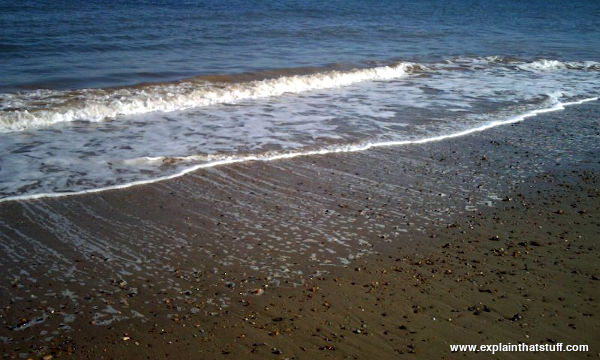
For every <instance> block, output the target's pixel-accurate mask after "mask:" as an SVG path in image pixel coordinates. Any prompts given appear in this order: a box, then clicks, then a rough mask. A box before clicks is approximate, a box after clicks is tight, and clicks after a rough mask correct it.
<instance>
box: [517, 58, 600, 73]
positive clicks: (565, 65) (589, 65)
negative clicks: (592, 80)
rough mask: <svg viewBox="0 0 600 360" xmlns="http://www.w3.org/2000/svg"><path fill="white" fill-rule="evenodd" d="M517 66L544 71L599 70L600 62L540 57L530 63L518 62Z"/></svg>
mask: <svg viewBox="0 0 600 360" xmlns="http://www.w3.org/2000/svg"><path fill="white" fill-rule="evenodd" d="M517 67H518V68H519V69H521V70H525V71H533V72H544V71H556V70H565V69H573V70H600V63H597V62H595V61H583V62H574V61H571V62H563V61H558V60H547V59H541V60H537V61H533V62H530V63H524V64H519V65H517Z"/></svg>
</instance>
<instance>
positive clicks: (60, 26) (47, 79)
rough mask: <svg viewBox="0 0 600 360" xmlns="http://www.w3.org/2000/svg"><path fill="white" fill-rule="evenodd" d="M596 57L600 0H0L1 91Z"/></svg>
mask: <svg viewBox="0 0 600 360" xmlns="http://www.w3.org/2000/svg"><path fill="white" fill-rule="evenodd" d="M488 55H501V56H514V57H517V58H535V57H540V58H552V59H558V60H569V61H576V60H597V59H599V58H600V1H596V0H590V1H556V0H532V1H467V0H462V1H441V0H440V1H438V0H436V1H421V0H420V1H358V0H330V1H310V0H308V1H291V0H283V1H160V2H154V1H112V0H103V1H97V0H88V1H65V0H55V1H45V0H44V1H41V0H34V1H31V0H29V1H10V0H1V1H0V90H2V89H4V90H11V89H12V90H14V89H15V88H51V89H65V88H82V87H109V86H122V85H131V84H136V83H141V82H156V81H167V80H175V79H180V78H186V77H190V76H195V75H200V74H223V73H227V74H230V73H240V72H246V71H256V70H262V69H278V68H290V67H298V66H325V65H329V64H332V63H343V64H359V63H363V62H368V61H387V60H393V59H402V60H410V61H424V60H427V61H433V60H436V59H443V58H447V57H452V56H488Z"/></svg>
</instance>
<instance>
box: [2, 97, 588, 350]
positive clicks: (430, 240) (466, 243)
mask: <svg viewBox="0 0 600 360" xmlns="http://www.w3.org/2000/svg"><path fill="white" fill-rule="evenodd" d="M598 108H599V106H598V104H596V103H591V104H587V105H585V106H583V107H582V108H581V109H570V110H567V111H565V112H560V113H553V114H544V115H541V116H539V117H536V119H539V121H537V122H535V123H533V122H521V123H519V124H517V125H512V126H507V127H500V128H495V129H492V130H490V131H489V132H485V133H478V134H476V135H467V136H465V137H461V138H456V139H449V140H447V141H445V142H443V143H429V144H423V145H419V146H415V147H412V148H410V149H409V148H402V149H398V148H386V149H376V150H372V151H369V152H364V153H353V154H334V155H331V156H314V157H310V158H306V157H305V158H295V159H290V160H287V161H285V162H271V163H266V162H263V163H260V162H253V163H246V164H232V165H227V166H224V167H223V168H218V169H217V168H213V169H209V170H207V171H206V172H203V173H202V174H200V173H193V174H188V175H186V176H184V177H181V178H177V179H172V180H169V181H166V182H162V183H154V184H149V185H147V186H140V187H136V188H130V189H127V190H124V191H109V192H104V193H101V194H87V195H82V196H77V197H66V198H60V199H40V200H36V201H32V202H10V203H3V204H1V205H0V215H1V218H2V219H3V221H2V224H1V225H2V232H1V233H2V235H3V236H2V239H3V242H2V246H3V248H4V249H5V251H6V253H7V255H8V257H10V259H4V260H3V262H4V263H3V264H2V265H3V270H2V275H3V276H2V279H4V280H3V282H2V283H1V284H0V285H1V289H2V292H3V293H5V294H6V295H5V296H3V297H2V298H3V299H5V300H4V301H5V303H4V304H2V305H3V310H2V319H3V323H4V327H3V329H2V331H1V332H0V336H1V337H2V343H3V349H4V350H3V354H4V355H5V356H8V358H10V357H11V356H12V355H11V354H14V356H16V357H18V356H19V355H18V354H19V353H27V354H28V356H32V357H41V356H44V355H47V354H52V355H53V356H54V357H61V356H69V355H72V356H74V357H76V358H113V357H115V358H118V357H122V356H129V357H131V358H145V357H146V356H149V357H154V356H157V354H161V356H166V354H169V356H170V357H178V358H179V357H181V358H187V357H190V358H193V357H194V356H199V355H201V356H202V357H203V358H226V357H230V358H236V357H247V356H250V355H256V356H257V357H259V358H262V357H264V358H267V357H268V358H272V357H274V356H279V357H281V358H306V357H309V356H313V357H314V356H318V357H331V358H345V357H354V358H363V357H365V356H374V357H381V358H391V357H395V356H397V355H398V354H399V353H416V354H417V356H418V357H422V356H425V357H431V356H437V357H440V354H441V355H443V356H450V357H451V356H453V355H452V354H448V352H449V348H448V344H451V343H453V342H452V341H457V343H460V341H463V342H462V343H480V344H488V343H489V344H494V343H497V342H507V341H510V340H512V341H531V342H532V343H541V342H544V341H549V340H548V339H551V340H552V341H555V342H564V343H566V344H568V343H571V344H576V343H577V342H576V341H577V339H582V340H581V343H587V344H589V345H590V346H591V351H590V352H588V353H582V354H580V355H582V356H586V355H592V354H596V353H597V348H598V343H597V341H598V339H595V338H593V337H592V335H590V334H595V333H598V330H599V325H600V324H598V322H595V321H594V318H595V316H597V315H595V313H596V310H597V305H596V302H595V300H594V299H597V298H598V296H600V294H599V293H598V290H597V285H596V286H594V284H595V281H597V280H594V277H595V278H596V279H597V278H598V276H600V274H599V273H598V266H597V265H596V264H595V262H597V258H598V246H597V244H595V242H594V238H593V236H594V235H595V234H597V227H598V222H597V220H595V219H597V218H598V216H597V215H598V213H599V209H598V201H597V197H598V193H597V190H594V189H597V188H598V183H599V182H600V180H599V178H598V174H599V173H600V169H599V165H598V161H597V158H598V157H597V156H598V154H599V153H600V152H599V148H598V147H599V146H598V143H597V141H596V140H597V136H598V135H597V134H598V123H597V118H598ZM563 119H568V120H569V121H582V122H584V121H585V122H586V123H585V124H582V125H581V129H579V128H573V127H571V126H570V125H569V123H568V122H567V123H565V122H564V121H563ZM594 119H596V120H594ZM582 129H583V130H582ZM580 130H581V131H580ZM523 138H525V140H523ZM515 159H516V160H515ZM538 191H539V193H538ZM504 199H507V201H503V200H504ZM572 204H577V206H576V207H572V206H571V205H572ZM490 205H493V206H490ZM548 206H551V208H550V209H548V208H547V207H548ZM555 208H556V209H555ZM561 211H562V212H561ZM580 211H583V212H582V213H579V212H580ZM536 226H538V227H539V226H542V229H543V230H541V231H540V229H539V228H537V229H536ZM511 231H512V232H511ZM543 231H546V233H543ZM547 232H551V234H548V233H547ZM496 236H498V237H497V238H496ZM578 236H581V238H579V237H578ZM561 237H562V238H561ZM565 239H566V240H568V242H565V241H564V240H565ZM308 240H310V241H308ZM520 243H524V245H521V244H520ZM446 244H449V245H447V246H446ZM536 244H537V245H536ZM501 249H502V250H501ZM515 254H516V255H515ZM313 255H314V256H313ZM23 270H24V271H25V273H23V272H22V271H23ZM566 270H569V271H566ZM448 271H449V272H448ZM573 271H574V272H573ZM503 272H504V273H503ZM15 275H17V276H15ZM17 277H18V279H17ZM294 284H295V285H294ZM53 289H56V290H53ZM551 294H555V295H553V296H552V297H551V296H550V295H551ZM32 295H33V296H34V297H32ZM567 305H568V306H567ZM574 306H577V308H576V309H574V308H573V307H574ZM475 313H477V314H475ZM44 314H45V315H44ZM137 314H139V315H137ZM384 314H385V315H384ZM517 314H518V315H519V316H516V315H517ZM433 318H435V320H433ZM513 318H514V320H512V319H513ZM36 319H41V320H39V321H37V320H36ZM448 319H451V320H448ZM546 319H552V320H548V321H546ZM524 324H527V325H524ZM44 331H46V333H43V332H44ZM54 332H55V333H54ZM526 336H528V337H526ZM11 339H12V340H11ZM513 343H514V342H513ZM502 355H503V356H504V355H509V356H514V357H518V356H519V353H509V354H502ZM553 355H556V356H559V357H560V355H563V356H566V355H565V354H553ZM467 356H468V355H467Z"/></svg>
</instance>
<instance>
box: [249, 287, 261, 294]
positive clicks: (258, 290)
mask: <svg viewBox="0 0 600 360" xmlns="http://www.w3.org/2000/svg"><path fill="white" fill-rule="evenodd" d="M250 293H251V294H254V295H262V294H264V293H265V291H264V290H263V289H260V288H258V289H254V290H251V291H250Z"/></svg>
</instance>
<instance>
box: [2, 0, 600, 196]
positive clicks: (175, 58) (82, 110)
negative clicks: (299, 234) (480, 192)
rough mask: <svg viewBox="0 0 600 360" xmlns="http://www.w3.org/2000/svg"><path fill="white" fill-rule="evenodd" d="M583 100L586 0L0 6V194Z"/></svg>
mask: <svg viewBox="0 0 600 360" xmlns="http://www.w3.org/2000/svg"><path fill="white" fill-rule="evenodd" d="M599 94H600V1H597V0H590V1H557V0H530V1H516V0H503V1H476V0H455V1H447V0H446V1H440V0H419V1H402V0H397V1H392V0H379V1H378V0H373V1H358V0H330V1H313V0H304V1H299V0H296V1H293V0H279V1H236V0H232V1H215V0H211V1H209V0H198V1H186V0H181V1H174V0H165V1H142V0H132V1H114V0H102V1H100V0H88V1H67V0H54V1H42V0H20V1H14V0H0V201H10V200H16V199H32V198H39V197H57V196H68V195H73V194H79V193H85V192H95V191H103V190H107V189H115V188H124V187H129V186H135V185H138V184H144V183H148V182H155V181H161V180H164V179H168V178H173V177H177V176H182V175H184V174H186V173H189V172H191V171H197V170H200V169H202V168H207V167H214V166H219V165H223V164H229V163H236V162H246V161H276V160H282V159H285V158H291V157H297V156H312V155H316V154H323V155H326V154H328V153H336V152H357V151H368V150H369V149H371V148H375V147H384V146H412V145H413V144H416V143H425V142H431V141H444V139H447V138H452V137H459V136H464V135H467V134H476V133H478V132H482V131H486V130H487V129H490V128H493V127H496V126H505V125H508V124H513V123H517V122H520V121H532V122H534V121H541V120H539V119H540V117H537V116H536V115H538V114H540V113H546V112H555V111H561V110H563V109H564V108H565V107H567V106H573V107H575V106H578V105H579V104H582V103H584V102H593V101H598V96H599ZM573 126H577V124H573ZM523 136H527V134H524V135H523ZM549 136H557V135H553V134H549Z"/></svg>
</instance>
